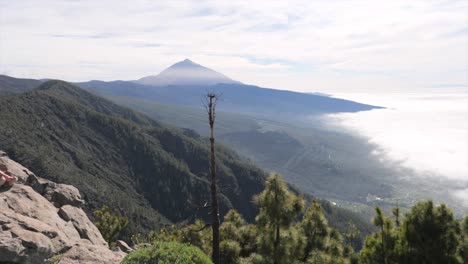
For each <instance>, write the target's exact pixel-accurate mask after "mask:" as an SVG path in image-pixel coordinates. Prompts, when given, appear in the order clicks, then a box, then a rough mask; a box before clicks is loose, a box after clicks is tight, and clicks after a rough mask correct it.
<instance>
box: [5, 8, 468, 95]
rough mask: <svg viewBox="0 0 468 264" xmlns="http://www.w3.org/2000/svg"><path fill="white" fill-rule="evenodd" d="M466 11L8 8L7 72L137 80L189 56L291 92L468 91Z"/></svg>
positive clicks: (6, 29) (43, 75)
mask: <svg viewBox="0 0 468 264" xmlns="http://www.w3.org/2000/svg"><path fill="white" fill-rule="evenodd" d="M467 11H468V9H467V3H466V2H465V1H450V2H446V1H411V3H408V2H407V1H403V0H400V1H370V0H362V1H306V0H296V1H266V0H260V1H214V0H213V1H145V0H136V1H132V4H131V5H130V4H129V3H128V1H86V0H83V1H52V0H48V1H40V2H38V1H32V0H29V1H27V0H26V1H7V0H0V12H1V14H0V23H1V24H2V28H1V29H0V48H1V50H2V56H1V57H0V72H7V73H9V74H11V75H16V76H22V77H37V78H43V77H53V78H62V79H67V80H88V79H107V80H111V79H135V78H139V77H141V76H144V75H149V74H155V73H157V72H158V71H160V70H162V69H163V68H164V67H166V66H168V65H170V64H172V63H174V62H175V61H177V60H181V59H184V58H185V57H188V58H191V59H193V60H195V61H196V62H198V63H201V64H203V65H207V66H210V67H212V68H214V69H215V70H219V71H222V72H223V73H224V74H226V75H228V76H230V77H233V78H236V79H239V80H240V81H243V82H247V83H254V84H259V85H263V86H269V87H281V88H288V89H295V90H316V89H317V88H319V89H321V90H326V89H328V88H330V89H331V88H333V89H336V88H339V89H369V88H372V89H375V86H376V85H375V84H376V83H386V84H388V83H391V84H392V86H393V87H413V88H414V87H422V86H431V85H435V84H440V83H449V82H450V83H462V84H466V83H468V77H467V74H466V71H467V64H468V62H467V58H468V51H467V49H466V48H465V47H466V46H467V45H468V39H467V34H468V33H467V31H466V28H467V24H466V20H467ZM252 58H262V59H263V60H264V61H267V63H260V62H258V61H257V60H254V59H252ZM83 60H93V61H97V62H99V63H96V64H95V65H93V67H90V66H89V65H80V63H79V62H80V61H83ZM316 87H317V88H316Z"/></svg>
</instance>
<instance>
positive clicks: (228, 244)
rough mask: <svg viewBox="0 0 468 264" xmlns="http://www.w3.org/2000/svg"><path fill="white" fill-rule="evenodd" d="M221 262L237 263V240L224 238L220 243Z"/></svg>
mask: <svg viewBox="0 0 468 264" xmlns="http://www.w3.org/2000/svg"><path fill="white" fill-rule="evenodd" d="M220 249H221V263H223V264H237V263H239V258H240V251H241V247H240V245H239V243H238V242H237V241H233V240H224V241H222V242H221V244H220Z"/></svg>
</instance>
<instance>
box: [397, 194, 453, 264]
mask: <svg viewBox="0 0 468 264" xmlns="http://www.w3.org/2000/svg"><path fill="white" fill-rule="evenodd" d="M460 231H461V230H460V226H459V224H458V223H457V221H456V220H455V218H454V216H453V213H452V211H451V210H450V209H449V208H447V207H446V206H445V205H444V204H441V205H439V206H434V204H433V202H432V201H427V202H420V203H418V204H416V205H415V206H413V207H412V208H411V211H410V212H409V213H408V214H407V215H406V217H405V220H404V222H403V234H404V238H405V239H406V240H407V243H408V251H409V252H408V253H409V256H410V261H411V263H434V264H435V263H447V264H450V263H457V262H456V251H457V247H458V243H459V234H460Z"/></svg>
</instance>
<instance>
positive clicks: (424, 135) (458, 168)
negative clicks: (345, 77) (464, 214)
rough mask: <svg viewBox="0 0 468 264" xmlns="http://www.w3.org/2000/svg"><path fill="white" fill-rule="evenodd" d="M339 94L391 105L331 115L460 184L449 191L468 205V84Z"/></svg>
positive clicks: (390, 155)
mask: <svg viewBox="0 0 468 264" xmlns="http://www.w3.org/2000/svg"><path fill="white" fill-rule="evenodd" d="M335 96H336V97H340V98H345V99H351V100H356V101H360V102H365V103H370V104H374V105H382V106H385V107H387V108H386V109H378V110H372V111H366V112H359V113H346V114H333V115H329V116H327V119H328V121H330V123H331V124H332V125H334V126H338V127H341V128H345V129H347V130H350V131H352V132H355V133H358V134H360V135H363V136H365V137H367V138H368V139H369V141H370V142H372V143H375V144H377V145H378V146H379V147H380V148H382V150H383V153H382V152H376V153H375V154H376V155H379V156H382V157H384V159H389V160H391V161H398V162H399V164H401V165H403V166H405V167H408V168H410V169H412V170H414V171H415V172H416V173H417V175H421V176H423V177H425V178H426V179H428V180H432V181H433V182H434V183H435V182H440V181H441V180H442V181H446V182H447V183H448V184H447V185H451V184H450V183H449V182H451V183H457V185H458V184H459V185H458V186H459V187H458V188H453V189H451V190H447V192H448V193H450V194H451V195H452V196H453V197H455V198H457V199H459V200H461V201H462V202H463V203H464V206H467V207H468V188H467V186H468V122H467V120H466V117H467V116H468V89H447V88H444V89H431V90H425V91H424V92H418V93H389V94H375V93H374V94H371V93H368V94H365V93H361V94H358V93H353V94H339V93H338V94H335Z"/></svg>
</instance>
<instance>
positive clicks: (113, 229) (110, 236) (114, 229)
mask: <svg viewBox="0 0 468 264" xmlns="http://www.w3.org/2000/svg"><path fill="white" fill-rule="evenodd" d="M94 215H95V216H96V222H95V224H96V227H97V228H98V229H99V231H100V232H101V234H102V237H103V238H104V239H105V240H106V241H107V243H109V246H112V244H113V243H114V242H115V241H116V240H117V237H118V236H119V234H120V233H121V232H122V230H124V229H125V227H127V225H128V218H127V217H124V216H121V215H120V214H118V213H115V212H112V211H111V209H110V208H109V206H107V205H104V206H103V207H102V209H101V210H96V211H94Z"/></svg>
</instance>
